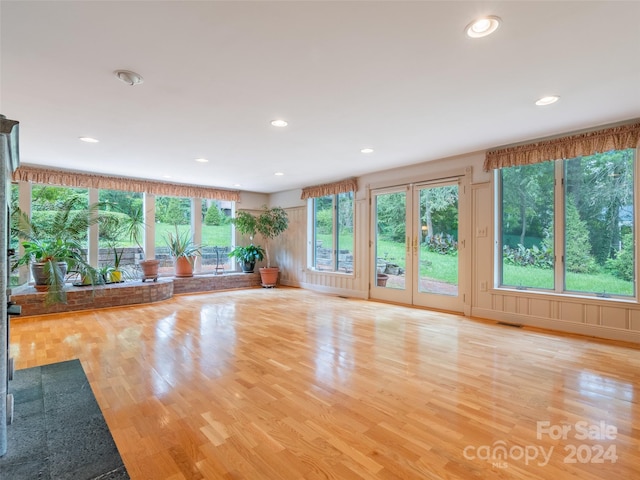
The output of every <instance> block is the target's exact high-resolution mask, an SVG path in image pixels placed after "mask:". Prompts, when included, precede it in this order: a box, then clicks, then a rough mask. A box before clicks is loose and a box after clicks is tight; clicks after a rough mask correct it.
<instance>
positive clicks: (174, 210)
mask: <svg viewBox="0 0 640 480" xmlns="http://www.w3.org/2000/svg"><path fill="white" fill-rule="evenodd" d="M176 228H177V229H178V232H179V233H183V232H184V231H188V232H191V199H190V198H183V197H161V196H158V197H156V238H155V248H156V257H155V258H156V260H160V267H159V270H158V271H159V273H160V275H173V273H174V269H173V260H172V258H171V255H170V254H169V247H168V246H167V240H166V239H167V234H168V233H169V232H173V233H175V231H176Z"/></svg>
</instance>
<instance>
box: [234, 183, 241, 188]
mask: <svg viewBox="0 0 640 480" xmlns="http://www.w3.org/2000/svg"><path fill="white" fill-rule="evenodd" d="M233 186H234V187H241V186H242V185H241V184H239V183H234V184H233Z"/></svg>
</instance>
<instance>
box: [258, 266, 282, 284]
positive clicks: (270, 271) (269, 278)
mask: <svg viewBox="0 0 640 480" xmlns="http://www.w3.org/2000/svg"><path fill="white" fill-rule="evenodd" d="M279 271H280V270H279V268H278V267H270V268H267V267H263V268H261V269H260V278H261V279H262V286H263V287H275V286H276V284H277V283H278V272H279Z"/></svg>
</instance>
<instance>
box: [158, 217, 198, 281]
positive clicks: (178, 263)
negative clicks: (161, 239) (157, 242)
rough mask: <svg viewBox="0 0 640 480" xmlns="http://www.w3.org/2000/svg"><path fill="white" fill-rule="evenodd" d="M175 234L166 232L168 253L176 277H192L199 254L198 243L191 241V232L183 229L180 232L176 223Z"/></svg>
mask: <svg viewBox="0 0 640 480" xmlns="http://www.w3.org/2000/svg"><path fill="white" fill-rule="evenodd" d="M175 230H176V231H175V234H174V233H173V232H168V233H167V236H166V239H165V241H166V243H167V246H168V247H169V253H170V254H171V256H172V257H173V261H174V265H175V269H176V273H175V275H176V277H192V276H193V265H194V263H195V259H196V257H197V256H198V255H200V254H201V249H200V245H196V244H195V243H193V240H192V239H191V232H189V231H187V230H185V231H184V232H182V233H181V232H180V231H179V230H178V225H175Z"/></svg>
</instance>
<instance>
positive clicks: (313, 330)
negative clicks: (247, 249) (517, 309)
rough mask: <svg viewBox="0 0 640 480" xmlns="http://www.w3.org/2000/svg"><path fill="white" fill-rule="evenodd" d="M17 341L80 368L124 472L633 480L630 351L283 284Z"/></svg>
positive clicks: (49, 324)
mask: <svg viewBox="0 0 640 480" xmlns="http://www.w3.org/2000/svg"><path fill="white" fill-rule="evenodd" d="M10 348H11V353H12V355H13V356H14V357H15V359H16V368H27V367H32V366H37V365H44V364H48V363H53V362H58V361H62V360H68V359H72V358H79V359H80V360H81V362H82V365H83V367H84V369H85V372H86V373H87V377H88V378H89V381H90V383H91V387H92V389H93V391H94V393H95V396H96V398H97V400H98V403H99V404H100V407H101V408H102V411H103V413H104V416H105V419H106V421H107V423H108V425H109V427H110V429H111V432H112V434H113V437H114V439H115V441H116V444H117V446H118V449H119V450H120V453H121V454H122V457H123V460H124V462H125V465H126V467H127V469H128V471H129V473H130V475H131V478H133V479H134V480H135V479H140V480H142V479H144V480H147V479H149V480H159V479H203V478H205V479H251V480H254V479H256V480H259V479H269V480H272V479H273V480H277V479H287V480H288V479H341V480H342V479H360V478H362V479H400V478H403V479H440V478H445V479H458V478H459V479H465V480H466V479H476V478H500V479H511V478H514V479H538V478H539V479H550V478H553V479H563V478H576V479H577V478H580V479H582V480H594V479H607V480H610V479H615V478H619V479H638V478H640V407H639V398H640V349H639V348H638V347H636V346H633V345H625V344H621V343H616V342H609V341H598V340H594V339H588V338H584V337H572V336H567V335H557V334H552V333H550V332H540V331H533V330H526V329H516V328H513V327H507V326H499V325H495V324H493V323H489V322H482V321H479V320H473V319H468V318H464V317H460V316H456V315H449V314H444V313H434V312H429V311H426V310H420V309H410V308H404V307H399V306H394V305H387V304H381V303H375V302H367V301H361V300H351V299H344V298H336V297H329V296H322V295H319V294H315V293H312V292H308V291H304V290H298V289H286V288H278V289H269V290H267V289H253V290H239V291H232V292H217V293H212V294H203V295H192V296H180V297H175V298H174V299H172V300H169V301H166V302H162V303H158V304H153V305H145V306H137V307H125V308H118V309H108V310H100V311H93V312H85V313H71V314H61V315H56V316H46V317H39V318H37V317H32V318H31V319H19V320H14V321H13V322H12V325H11V346H10ZM538 422H548V423H546V424H538ZM538 425H541V426H538ZM562 428H564V429H565V432H566V435H565V437H566V438H565V439H563V438H552V436H551V435H550V434H549V433H551V434H554V433H557V432H559V431H561V430H562ZM612 429H615V433H614V432H613V430H612ZM584 430H588V433H589V436H590V437H592V438H587V439H583V438H582V437H583V433H584ZM541 449H543V450H544V454H545V455H546V456H547V458H546V461H545V458H543V456H542V453H541ZM505 452H506V453H505ZM492 454H495V455H493V457H494V458H493V459H491V458H490V457H492ZM534 454H535V455H537V457H535V458H534ZM614 454H615V456H614ZM487 458H488V459H487ZM571 461H573V462H575V463H570V462H571ZM598 462H602V463H598Z"/></svg>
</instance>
